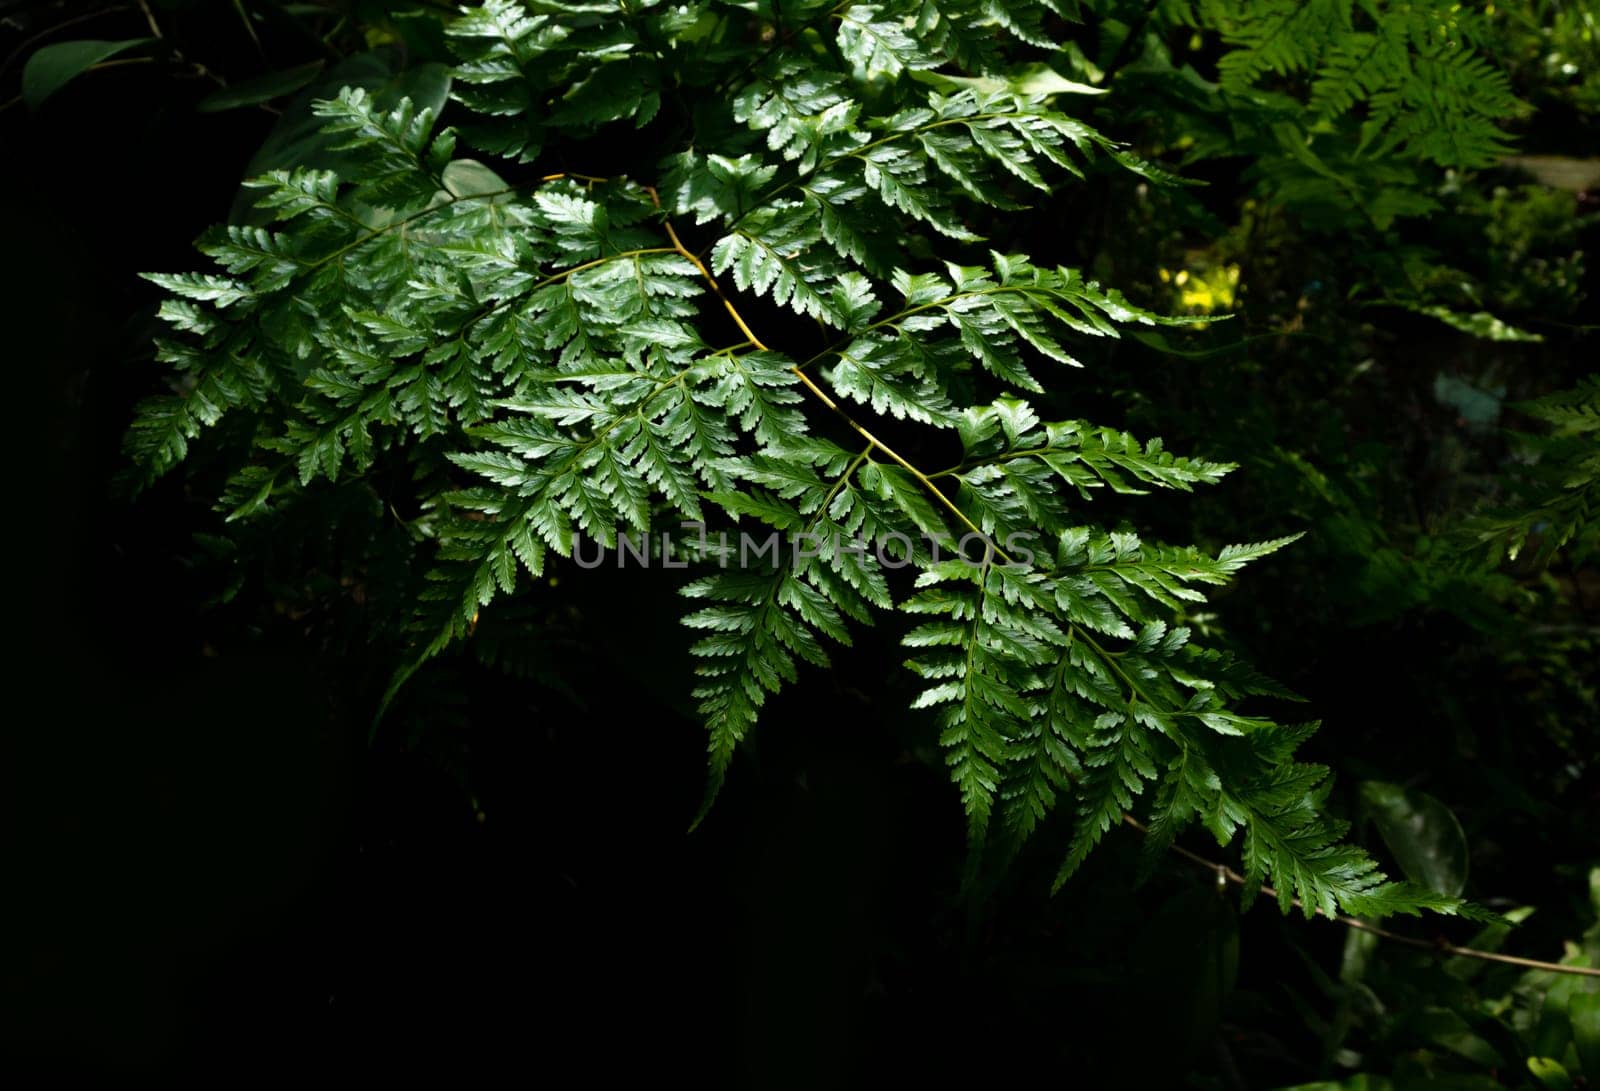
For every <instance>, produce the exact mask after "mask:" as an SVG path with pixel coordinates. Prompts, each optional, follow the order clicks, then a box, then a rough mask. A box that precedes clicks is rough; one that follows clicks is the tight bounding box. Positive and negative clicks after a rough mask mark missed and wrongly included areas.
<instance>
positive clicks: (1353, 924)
mask: <svg viewBox="0 0 1600 1091" xmlns="http://www.w3.org/2000/svg"><path fill="white" fill-rule="evenodd" d="M1122 821H1123V823H1124V824H1125V825H1128V826H1131V827H1132V828H1133V829H1136V830H1138V831H1139V832H1140V833H1142V834H1148V833H1149V832H1150V830H1149V828H1148V827H1147V826H1145V824H1144V823H1143V822H1140V821H1139V820H1138V819H1137V818H1135V817H1133V815H1131V814H1125V815H1123V816H1122ZM1167 847H1168V848H1169V849H1170V850H1171V851H1172V852H1174V853H1176V854H1177V855H1179V856H1181V857H1183V858H1184V859H1185V860H1189V861H1192V862H1193V863H1196V864H1199V865H1200V866H1201V867H1203V868H1207V869H1208V870H1210V871H1213V872H1215V873H1216V875H1217V879H1218V882H1219V883H1221V882H1229V883H1232V884H1234V885H1235V886H1248V885H1249V880H1248V879H1246V878H1245V877H1244V876H1243V875H1240V874H1239V873H1238V872H1237V871H1234V870H1233V869H1232V868H1231V867H1228V866H1227V865H1226V864H1219V863H1217V862H1216V861H1215V860H1207V859H1206V858H1205V857H1204V856H1201V855H1200V854H1199V853H1197V852H1190V851H1189V850H1188V849H1186V848H1184V847H1183V846H1182V845H1178V844H1173V845H1168V846H1167ZM1261 893H1263V894H1265V895H1267V896H1268V897H1270V898H1277V897H1278V892H1277V891H1276V890H1274V889H1273V888H1272V887H1270V886H1268V885H1267V884H1266V883H1262V884H1261ZM1290 901H1291V903H1292V904H1293V905H1295V906H1297V907H1299V908H1302V909H1303V908H1304V905H1302V903H1301V901H1300V899H1299V898H1291V899H1290ZM1316 915H1317V916H1319V917H1326V916H1327V914H1326V913H1324V912H1323V911H1322V910H1321V909H1318V910H1317V911H1316ZM1331 919H1332V920H1335V921H1337V922H1338V923H1340V924H1342V925H1344V926H1345V927H1346V928H1354V929H1356V930H1357V931H1359V932H1369V933H1371V934H1372V935H1374V936H1378V937H1379V938H1381V939H1386V940H1389V941H1391V942H1393V943H1399V944H1403V945H1404V946H1406V947H1415V948H1417V949H1418V950H1421V951H1432V952H1434V953H1435V954H1441V955H1452V956H1454V957H1456V958H1475V959H1478V960H1479V961H1480V962H1501V963H1505V964H1506V965H1508V966H1526V967H1527V968H1528V969H1531V970H1544V971H1546V972H1548V973H1552V974H1576V975H1578V976H1580V977H1600V969H1595V968H1594V967H1591V966H1563V965H1562V964H1561V963H1559V962H1542V961H1540V960H1539V959H1536V958H1520V957H1518V956H1517V955H1502V954H1499V953H1497V952H1495V951H1480V950H1478V949H1477V948H1475V947H1458V946H1456V945H1455V944H1453V943H1447V942H1445V941H1444V940H1442V939H1441V940H1425V939H1418V938H1417V937H1416V936H1403V935H1401V934H1400V933H1399V932H1391V931H1389V930H1388V929H1387V928H1379V927H1378V926H1377V925H1375V924H1368V923H1367V922H1366V921H1364V920H1360V919H1358V918H1356V917H1347V916H1344V915H1343V914H1340V915H1339V916H1336V917H1333V918H1331Z"/></svg>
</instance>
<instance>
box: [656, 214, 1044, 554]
mask: <svg viewBox="0 0 1600 1091" xmlns="http://www.w3.org/2000/svg"><path fill="white" fill-rule="evenodd" d="M645 191H646V192H648V193H649V194H650V199H651V200H652V201H654V202H655V204H656V207H657V208H660V207H661V198H660V197H659V196H658V195H657V193H656V191H655V189H654V188H653V187H651V186H646V187H645ZM662 223H663V225H664V226H665V227H666V229H667V238H669V239H671V240H672V245H673V247H674V248H675V249H676V250H677V251H678V253H679V254H682V255H683V256H684V257H685V258H687V259H688V260H689V261H690V262H691V263H693V265H694V267H695V268H696V269H698V270H700V275H701V276H702V277H704V278H705V281H706V283H707V284H709V285H710V286H711V291H712V293H713V294H714V295H716V297H717V298H718V299H720V300H721V301H722V305H723V306H724V307H726V308H727V310H728V314H729V315H730V316H732V318H733V321H734V324H735V325H737V326H738V327H739V331H740V332H741V333H743V334H744V335H745V336H746V337H748V338H749V339H750V343H751V344H752V345H754V346H755V347H756V348H758V349H760V350H761V351H762V352H771V351H772V349H770V348H768V347H767V346H766V345H765V344H764V343H763V342H762V340H761V338H759V337H757V336H756V335H755V331H753V330H752V329H751V328H750V326H749V324H748V323H746V322H745V320H744V316H743V315H741V314H740V313H739V309H738V308H737V307H735V306H734V305H733V301H732V300H731V299H729V298H728V296H727V294H726V293H724V292H723V290H722V286H721V285H720V284H718V283H717V278H716V277H714V276H712V275H711V270H710V269H708V268H707V267H706V263H705V262H704V261H701V260H700V258H699V256H698V255H696V254H695V253H694V252H693V251H692V250H690V249H689V248H688V247H687V246H685V245H683V240H682V239H680V238H679V237H678V232H677V231H675V230H674V229H673V227H672V223H671V221H668V220H663V221H662ZM808 362H809V361H808ZM789 371H790V372H791V373H792V374H793V375H794V376H795V377H796V378H797V379H799V380H800V381H801V382H802V383H803V384H805V387H806V389H807V390H809V391H810V392H811V393H812V394H813V395H815V396H816V397H817V399H818V400H819V401H821V402H822V404H823V405H825V406H827V407H828V408H829V409H831V410H833V411H834V412H835V413H837V414H838V415H839V417H840V418H841V419H842V420H843V421H844V422H845V423H846V424H848V425H849V426H850V427H851V428H853V429H854V430H855V431H856V433H857V434H859V435H860V436H861V438H862V439H864V440H866V441H867V442H868V443H870V444H871V445H872V446H874V447H876V448H877V449H878V450H880V451H882V452H883V453H884V454H885V455H887V456H888V457H889V458H891V459H893V460H894V461H895V462H896V463H898V464H899V465H900V466H901V467H903V468H904V469H905V471H906V472H907V473H909V474H910V475H911V476H912V477H914V478H916V479H917V481H918V482H919V483H920V484H921V485H922V487H923V488H925V489H927V490H928V491H929V492H930V493H932V494H933V495H934V497H936V498H937V499H938V501H939V503H941V504H943V505H944V506H945V507H946V508H948V509H949V510H950V512H951V514H953V515H954V516H955V517H956V518H957V519H958V520H960V522H961V524H962V525H963V526H965V527H966V528H967V529H968V530H970V531H971V532H972V533H973V534H976V535H977V536H978V537H980V538H982V539H984V541H986V542H988V535H986V534H984V533H983V531H982V530H980V529H979V528H978V525H977V524H976V523H974V522H973V521H972V520H971V519H969V518H968V517H967V513H966V512H964V511H962V510H961V509H960V508H958V507H956V504H955V501H953V500H951V499H950V498H949V497H948V496H946V495H945V494H944V492H943V491H942V490H941V489H940V488H939V486H938V485H935V484H934V483H933V480H932V479H931V478H929V477H928V475H927V474H925V473H923V472H922V471H921V470H919V469H917V467H916V466H914V465H912V464H911V463H910V462H909V461H907V460H906V459H905V458H904V457H903V456H902V455H901V454H900V453H899V452H898V451H896V450H895V449H894V448H893V447H890V446H889V445H888V444H887V443H885V442H883V440H881V439H879V438H878V437H877V436H875V435H873V434H872V433H871V432H869V431H867V429H866V428H865V427H864V426H863V425H862V424H861V422H860V421H858V420H856V419H855V418H854V417H852V416H851V415H850V414H849V413H847V412H845V411H844V409H842V408H841V407H840V406H839V403H838V402H836V401H834V400H833V397H832V396H831V395H829V394H828V392H827V391H826V390H823V389H822V388H821V387H820V386H818V385H817V384H816V383H815V382H814V381H812V378H811V376H809V375H807V374H806V373H805V372H804V371H802V370H801V369H800V368H799V367H796V366H793V365H791V366H790V368H789ZM989 548H990V549H991V550H992V551H993V552H994V554H995V556H997V557H999V558H1001V559H1002V560H1003V561H1005V563H1006V564H1012V563H1014V562H1013V561H1012V560H1011V558H1010V557H1008V556H1006V554H1005V553H1003V552H1001V550H1000V547H999V546H996V545H995V544H994V543H993V542H989Z"/></svg>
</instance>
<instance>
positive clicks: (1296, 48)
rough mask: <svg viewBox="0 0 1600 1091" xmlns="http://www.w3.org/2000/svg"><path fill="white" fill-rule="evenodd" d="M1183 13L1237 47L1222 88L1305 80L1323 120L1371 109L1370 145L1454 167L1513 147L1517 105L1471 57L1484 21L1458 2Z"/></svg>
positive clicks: (1347, 0)
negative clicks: (1507, 123)
mask: <svg viewBox="0 0 1600 1091" xmlns="http://www.w3.org/2000/svg"><path fill="white" fill-rule="evenodd" d="M1182 15H1183V18H1185V19H1186V20H1188V21H1190V22H1193V23H1195V24H1197V25H1200V26H1204V27H1206V28H1208V29H1215V30H1216V31H1217V32H1218V33H1219V34H1220V35H1221V37H1222V40H1223V42H1224V43H1226V44H1227V45H1228V46H1230V47H1231V48H1230V50H1229V51H1228V52H1227V53H1226V54H1225V55H1224V56H1223V57H1222V59H1221V61H1220V62H1219V63H1218V66H1217V67H1218V72H1219V76H1220V80H1221V84H1222V87H1223V88H1224V89H1225V90H1227V91H1229V92H1234V93H1247V92H1249V91H1252V90H1254V89H1256V88H1257V87H1259V86H1260V85H1261V84H1262V82H1263V80H1264V78H1266V77H1268V76H1277V77H1297V76H1304V77H1306V78H1308V79H1309V80H1310V88H1311V89H1310V96H1309V99H1308V100H1307V106H1308V108H1309V110H1310V111H1311V113H1312V115H1313V116H1314V117H1315V118H1316V119H1317V121H1318V122H1321V123H1324V124H1328V123H1333V122H1336V121H1338V120H1339V119H1340V118H1342V117H1344V116H1345V115H1347V114H1349V113H1350V112H1351V111H1352V110H1353V109H1355V108H1356V107H1357V106H1361V107H1364V109H1365V116H1364V118H1363V119H1362V129H1361V145H1362V147H1363V149H1364V148H1366V147H1368V146H1370V147H1372V148H1373V149H1375V151H1376V152H1377V153H1378V154H1382V153H1383V152H1384V151H1388V150H1397V151H1400V152H1402V153H1403V154H1405V155H1407V156H1410V157H1414V158H1418V159H1426V160H1430V161H1432V162H1434V163H1437V164H1438V165H1440V166H1447V167H1482V166H1487V165H1489V164H1490V163H1493V162H1494V161H1495V160H1496V159H1497V158H1498V157H1499V156H1501V155H1503V154H1505V152H1506V151H1507V149H1508V143H1507V140H1506V137H1505V134H1504V133H1503V132H1502V131H1501V130H1500V128H1499V123H1500V122H1502V121H1503V120H1504V119H1506V118H1508V117H1511V116H1513V115H1515V114H1516V113H1517V112H1518V109H1519V103H1518V102H1517V100H1516V98H1515V97H1514V96H1513V95H1512V93H1511V87H1510V81H1509V80H1508V79H1507V76H1506V74H1505V72H1504V71H1502V70H1500V69H1499V68H1496V67H1495V66H1494V65H1493V64H1491V63H1490V62H1489V61H1488V60H1487V59H1485V58H1484V57H1483V56H1482V55H1481V54H1479V53H1478V52H1477V51H1476V50H1477V48H1478V47H1479V46H1480V44H1481V42H1482V40H1483V37H1484V35H1485V27H1484V24H1483V20H1482V17H1481V16H1479V15H1477V14H1475V13H1473V12H1471V11H1469V10H1467V9H1466V8H1464V7H1463V6H1462V5H1459V4H1447V3H1440V2H1431V3H1421V4H1416V3H1386V2H1379V0H1364V2H1360V3H1358V2H1356V0H1310V2H1306V3H1302V2H1299V0H1252V2H1249V3H1243V4H1241V3H1237V2H1226V0H1200V2H1198V3H1195V4H1193V6H1192V7H1187V6H1185V10H1183V13H1182Z"/></svg>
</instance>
